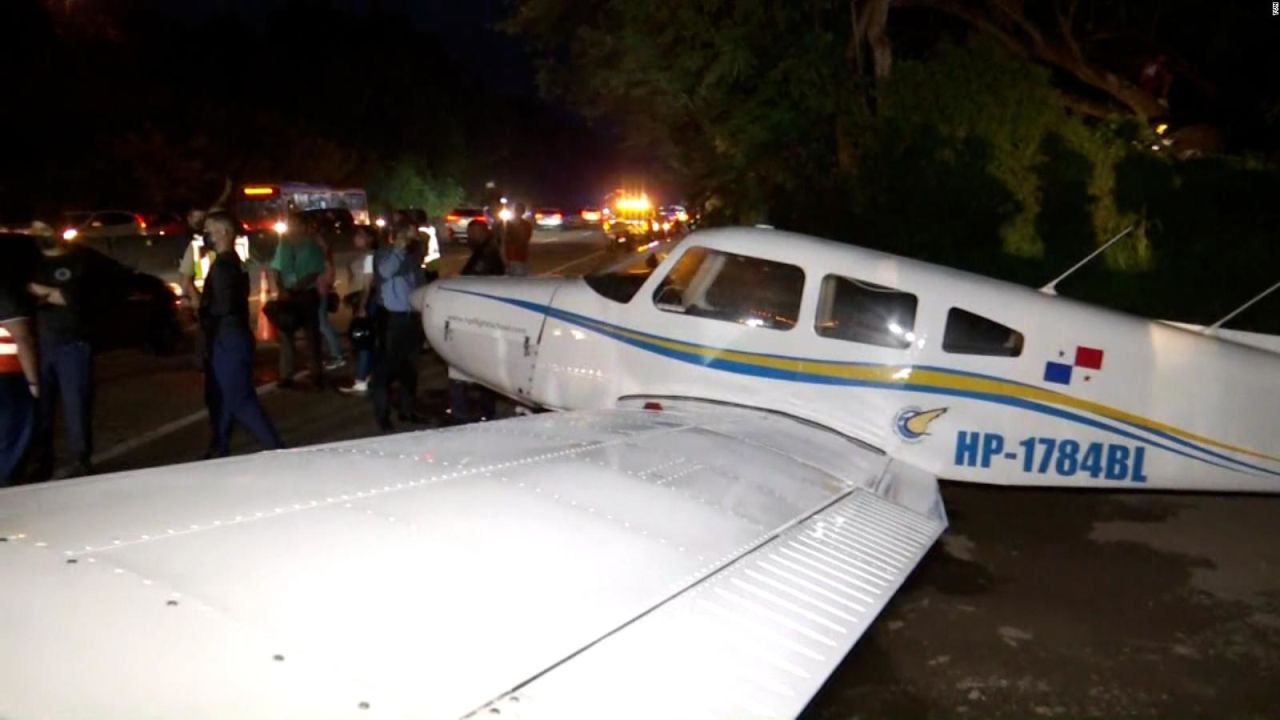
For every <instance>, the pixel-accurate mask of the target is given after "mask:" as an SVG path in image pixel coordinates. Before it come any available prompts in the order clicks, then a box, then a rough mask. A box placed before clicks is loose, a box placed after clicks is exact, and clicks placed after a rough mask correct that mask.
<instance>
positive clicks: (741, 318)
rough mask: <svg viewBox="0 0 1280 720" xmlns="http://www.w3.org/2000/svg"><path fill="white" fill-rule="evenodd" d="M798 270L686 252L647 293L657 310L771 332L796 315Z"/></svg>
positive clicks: (787, 327)
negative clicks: (656, 285) (764, 329)
mask: <svg viewBox="0 0 1280 720" xmlns="http://www.w3.org/2000/svg"><path fill="white" fill-rule="evenodd" d="M803 292H804V271H803V270H801V269H800V268H798V267H796V266H795V265H787V264H785V263H779V262H773V261H771V260H762V259H760V258H754V257H748V256H746V255H736V254H734V253H727V252H720V251H718V250H709V249H707V248H704V247H694V248H689V249H688V250H687V251H685V253H684V255H682V256H681V257H680V259H679V260H678V261H677V262H676V264H675V265H674V266H673V267H672V268H671V272H669V273H667V276H666V277H664V278H663V279H662V282H661V283H660V284H659V285H658V287H657V289H656V290H654V293H653V302H654V305H656V306H657V307H658V309H659V310H664V311H666V312H673V313H681V314H684V315H692V316H695V317H704V318H712V319H714V320H724V321H727V322H734V323H741V324H743V325H748V326H751V327H763V328H769V329H772V330H790V329H791V328H793V327H795V324H796V317H797V316H798V315H799V314H800V296H801V295H802V294H803Z"/></svg>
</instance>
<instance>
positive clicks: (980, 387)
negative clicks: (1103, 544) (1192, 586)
mask: <svg viewBox="0 0 1280 720" xmlns="http://www.w3.org/2000/svg"><path fill="white" fill-rule="evenodd" d="M586 324H589V325H592V326H594V327H595V328H596V329H598V330H599V331H601V332H603V333H605V334H610V335H618V336H622V337H626V338H629V339H631V340H634V341H636V342H637V343H640V344H642V345H652V346H655V347H661V348H665V349H667V350H673V351H676V352H682V353H688V354H691V355H697V356H700V357H704V358H707V359H708V360H727V361H730V362H735V363H741V364H744V365H752V366H755V367H762V368H769V369H771V370H781V371H788V372H793V373H796V374H801V375H803V374H809V375H818V376H821V377H829V378H836V379H841V380H855V381H860V382H867V383H881V384H885V385H904V384H907V383H908V382H909V383H910V384H912V385H924V386H927V387H936V388H939V389H946V390H960V391H965V392H972V393H981V394H986V395H998V396H1003V397H1010V398H1018V399H1022V400H1030V401H1035V402H1041V403H1046V404H1051V405H1058V406H1062V407H1068V408H1072V409H1075V410H1083V411H1085V412H1089V413H1093V414H1095V415H1099V416H1101V417H1105V418H1108V419H1111V420H1117V421H1120V422H1124V423H1128V424H1131V425H1136V426H1138V427H1141V428H1144V429H1147V430H1151V431H1155V432H1162V433H1166V434H1168V435H1172V436H1174V437H1179V438H1182V439H1184V440H1187V441H1190V442H1198V443H1202V444H1205V445H1208V446H1211V447H1214V448H1218V449H1220V450H1229V451H1231V452H1236V453H1240V454H1242V455H1248V456H1250V457H1255V458H1260V459H1263V460H1270V461H1273V462H1280V457H1275V456H1273V455H1267V454H1266V453H1261V452H1257V451H1256V450H1250V449H1248V448H1243V447H1240V446H1238V445H1231V444H1229V443H1224V442H1220V441H1218V440H1214V439H1213V438H1209V437H1205V436H1204V435H1198V434H1196V433H1193V432H1188V431H1186V430H1183V429H1181V428H1178V427H1174V426H1173V425H1169V424H1168V423H1163V422H1160V421H1158V420H1152V419H1150V418H1145V417H1142V416H1141V415H1135V414H1134V413H1131V412H1127V411H1125V410H1121V409H1119V408H1114V407H1111V406H1109V405H1103V404H1102V403H1098V402H1094V401H1092V400H1086V399H1084V398H1078V397H1072V396H1071V395H1066V394H1063V393H1060V392H1058V391H1056V390H1049V389H1047V388H1038V387H1034V386H1031V385H1024V384H1021V383H1015V382H1010V381H1006V380H999V379H995V378H985V377H978V376H974V375H966V374H961V373H953V372H948V371H943V370H935V369H924V368H916V367H912V366H909V365H904V366H876V365H854V364H849V363H841V362H828V361H821V360H806V359H803V358H787V357H777V356H771V355H762V354H759V353H747V352H740V351H737V350H727V349H720V348H713V347H707V346H705V345H695V344H692V343H686V342H681V341H679V340H669V339H666V338H658V337H654V336H652V335H647V334H644V333H637V332H635V331H632V330H626V329H623V328H620V327H617V326H615V325H609V324H607V323H602V322H598V321H589V322H587V323H586ZM903 370H909V371H910V375H909V376H906V377H904V376H903V375H902V371H903Z"/></svg>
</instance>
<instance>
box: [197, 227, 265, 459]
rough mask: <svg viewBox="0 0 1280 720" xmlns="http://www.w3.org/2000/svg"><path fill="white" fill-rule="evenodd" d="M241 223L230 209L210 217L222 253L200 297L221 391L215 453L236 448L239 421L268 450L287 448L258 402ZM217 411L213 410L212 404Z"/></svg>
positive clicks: (212, 237)
mask: <svg viewBox="0 0 1280 720" xmlns="http://www.w3.org/2000/svg"><path fill="white" fill-rule="evenodd" d="M235 228H236V225H235V222H234V221H233V220H232V219H231V217H230V216H229V215H227V214H226V213H220V212H215V213H212V214H210V215H209V217H208V219H207V220H205V226H204V230H205V237H207V238H209V239H210V241H211V242H212V243H213V247H214V251H215V252H216V253H217V255H216V256H215V258H214V260H213V263H212V264H211V265H210V266H209V276H208V277H207V278H206V279H205V282H204V293H203V295H201V297H200V322H201V324H202V325H203V326H204V331H205V337H206V338H208V340H209V353H210V358H209V363H208V367H209V368H210V370H211V372H212V373H213V381H214V384H215V386H216V388H217V391H218V398H219V403H218V404H219V407H218V412H219V418H218V427H217V432H216V436H215V443H214V444H215V448H214V454H215V455H216V456H217V457H226V456H227V455H228V454H229V453H230V452H231V426H232V423H233V422H239V423H240V424H241V425H243V426H244V427H245V429H247V430H248V431H249V432H250V433H252V434H253V436H254V438H256V439H257V441H258V443H259V444H261V445H262V446H263V447H264V448H266V449H267V450H275V449H278V448H280V447H282V444H281V442H280V435H279V434H278V433H276V428H275V426H274V425H272V423H271V419H270V418H268V417H267V413H266V411H265V410H263V409H262V404H261V403H260V402H258V393H257V391H256V390H255V388H254V386H253V333H252V332H250V330H249V275H248V273H246V272H245V270H244V264H243V263H242V262H241V261H240V256H239V255H237V254H236V252H235V240H236V231H235ZM211 411H212V408H211Z"/></svg>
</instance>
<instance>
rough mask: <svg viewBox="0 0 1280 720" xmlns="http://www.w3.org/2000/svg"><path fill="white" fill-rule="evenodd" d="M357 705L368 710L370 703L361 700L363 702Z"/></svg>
mask: <svg viewBox="0 0 1280 720" xmlns="http://www.w3.org/2000/svg"><path fill="white" fill-rule="evenodd" d="M356 707H358V708H360V709H361V710H368V709H369V703H367V702H361V703H360V704H359V705H357V706H356Z"/></svg>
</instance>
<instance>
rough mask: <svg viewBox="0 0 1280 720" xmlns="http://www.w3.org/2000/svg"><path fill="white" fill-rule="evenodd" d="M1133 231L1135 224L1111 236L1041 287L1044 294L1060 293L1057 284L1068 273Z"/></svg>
mask: <svg viewBox="0 0 1280 720" xmlns="http://www.w3.org/2000/svg"><path fill="white" fill-rule="evenodd" d="M1131 232H1133V226H1132V225H1130V226H1129V227H1127V228H1125V229H1124V230H1122V231H1120V234H1119V235H1116V236H1115V237H1113V238H1111V239H1110V240H1108V241H1107V243H1106V244H1105V245H1103V246H1102V247H1100V248H1098V249H1097V250H1094V251H1093V252H1091V253H1089V255H1088V257H1086V258H1085V259H1083V260H1081V261H1080V262H1078V263H1076V264H1075V265H1072V266H1071V269H1070V270H1068V271H1066V272H1064V273H1062V274H1061V275H1059V276H1058V277H1056V278H1054V280H1053V282H1051V283H1049V284H1048V285H1045V286H1044V287H1042V288H1040V292H1042V293H1044V294H1046V295H1057V294H1058V291H1057V289H1056V286H1057V284H1058V283H1060V282H1062V281H1063V280H1065V279H1066V277H1067V276H1068V275H1070V274H1071V273H1073V272H1075V271H1077V270H1079V269H1080V268H1082V267H1084V266H1085V265H1086V264H1087V263H1088V262H1089V261H1090V260H1092V259H1094V258H1095V257H1097V256H1099V255H1101V254H1102V253H1103V252H1105V251H1106V249H1107V248H1109V247H1111V246H1112V245H1115V244H1116V243H1118V242H1120V240H1121V239H1123V238H1124V236H1125V235H1128V234H1129V233H1131Z"/></svg>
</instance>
